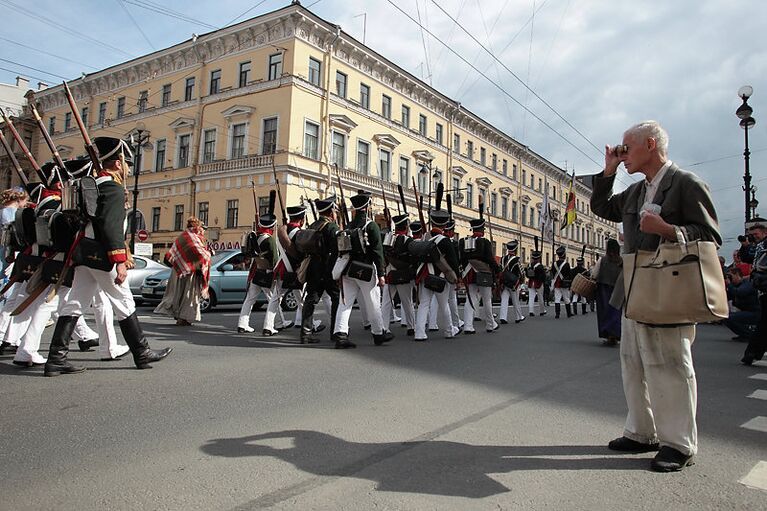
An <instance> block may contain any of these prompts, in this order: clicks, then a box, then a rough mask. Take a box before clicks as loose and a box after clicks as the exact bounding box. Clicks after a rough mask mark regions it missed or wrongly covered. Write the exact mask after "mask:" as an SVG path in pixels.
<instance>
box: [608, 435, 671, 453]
mask: <svg viewBox="0 0 767 511" xmlns="http://www.w3.org/2000/svg"><path fill="white" fill-rule="evenodd" d="M607 448H608V449H610V450H613V451H620V452H633V453H640V452H653V451H657V450H658V449H659V448H660V445H658V444H643V443H642V442H637V441H636V440H632V439H630V438H626V437H625V436H622V437H620V438H616V439H615V440H611V441H610V443H609V444H607Z"/></svg>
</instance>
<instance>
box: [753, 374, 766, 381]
mask: <svg viewBox="0 0 767 511" xmlns="http://www.w3.org/2000/svg"><path fill="white" fill-rule="evenodd" d="M749 378H751V379H752V380H767V373H759V374H752V375H751V376H749Z"/></svg>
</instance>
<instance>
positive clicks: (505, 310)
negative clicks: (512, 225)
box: [498, 240, 525, 325]
mask: <svg viewBox="0 0 767 511" xmlns="http://www.w3.org/2000/svg"><path fill="white" fill-rule="evenodd" d="M518 246H519V242H518V241H517V240H511V241H510V242H508V243H506V255H505V256H503V259H501V280H502V283H503V291H501V310H500V312H499V314H498V317H499V320H500V322H501V324H502V325H505V324H507V323H508V319H509V298H511V303H512V306H513V307H514V322H515V323H520V322H522V321H524V320H525V316H523V315H522V306H521V305H520V304H519V287H520V286H521V285H522V281H523V280H524V276H523V275H522V264H521V262H520V260H519V256H518V255H517V248H518Z"/></svg>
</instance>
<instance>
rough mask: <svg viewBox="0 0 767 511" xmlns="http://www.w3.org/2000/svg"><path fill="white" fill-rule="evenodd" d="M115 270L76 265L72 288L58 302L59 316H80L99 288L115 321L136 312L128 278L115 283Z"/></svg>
mask: <svg viewBox="0 0 767 511" xmlns="http://www.w3.org/2000/svg"><path fill="white" fill-rule="evenodd" d="M116 277H117V270H116V269H115V268H112V270H111V271H101V270H94V269H93V268H88V267H87V266H77V267H76V268H75V277H74V281H73V282H72V289H70V290H69V295H68V297H67V299H66V300H60V302H59V316H82V315H83V311H84V310H85V308H86V307H88V306H89V305H90V304H91V302H92V301H93V295H94V293H95V291H96V290H97V289H98V290H101V292H102V293H103V294H104V297H106V300H107V301H108V302H109V304H110V305H111V306H112V310H113V311H114V315H115V316H117V321H122V320H124V319H125V318H127V317H128V316H130V315H132V314H133V313H134V312H136V304H135V303H133V294H132V293H131V290H130V287H129V286H128V280H127V279H126V280H125V281H123V283H122V284H120V285H117V284H115V278H116Z"/></svg>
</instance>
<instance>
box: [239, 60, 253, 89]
mask: <svg viewBox="0 0 767 511" xmlns="http://www.w3.org/2000/svg"><path fill="white" fill-rule="evenodd" d="M249 81H250V61H247V62H240V80H239V85H240V87H245V86H246V85H248V82H249Z"/></svg>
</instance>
